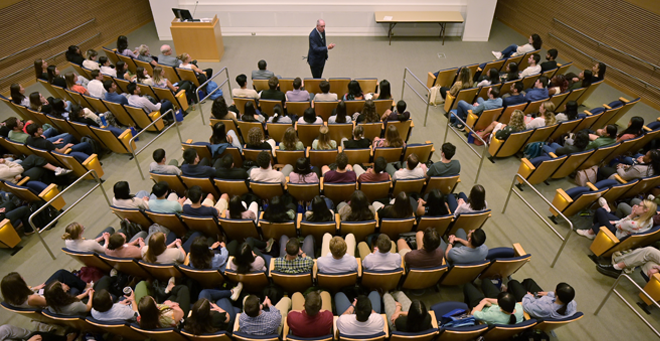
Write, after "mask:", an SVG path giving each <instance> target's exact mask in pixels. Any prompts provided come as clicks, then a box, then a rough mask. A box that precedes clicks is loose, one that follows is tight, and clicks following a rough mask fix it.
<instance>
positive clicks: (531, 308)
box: [522, 291, 577, 319]
mask: <svg viewBox="0 0 660 341" xmlns="http://www.w3.org/2000/svg"><path fill="white" fill-rule="evenodd" d="M522 305H523V309H525V311H526V312H527V313H529V315H530V316H532V317H539V318H553V319H561V318H565V317H569V316H573V314H575V312H576V311H577V303H576V302H575V300H572V301H570V302H568V306H567V307H566V314H565V315H561V314H559V313H558V312H557V310H558V309H559V308H561V307H562V306H560V305H559V304H555V293H554V292H552V291H550V292H548V294H547V295H545V296H541V297H539V298H536V297H534V295H532V294H527V295H525V296H524V297H523V299H522Z"/></svg>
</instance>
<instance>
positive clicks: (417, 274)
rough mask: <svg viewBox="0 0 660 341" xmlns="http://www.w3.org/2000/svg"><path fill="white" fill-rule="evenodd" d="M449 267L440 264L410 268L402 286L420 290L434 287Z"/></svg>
mask: <svg viewBox="0 0 660 341" xmlns="http://www.w3.org/2000/svg"><path fill="white" fill-rule="evenodd" d="M448 269H449V268H448V267H447V265H442V266H438V267H434V268H410V270H408V273H407V274H406V278H405V279H404V281H403V284H402V288H403V289H408V290H420V289H426V288H431V287H434V286H435V285H436V284H438V282H439V281H440V278H442V276H444V275H445V273H447V270H448Z"/></svg>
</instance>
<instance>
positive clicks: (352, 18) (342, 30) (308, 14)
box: [150, 0, 494, 40]
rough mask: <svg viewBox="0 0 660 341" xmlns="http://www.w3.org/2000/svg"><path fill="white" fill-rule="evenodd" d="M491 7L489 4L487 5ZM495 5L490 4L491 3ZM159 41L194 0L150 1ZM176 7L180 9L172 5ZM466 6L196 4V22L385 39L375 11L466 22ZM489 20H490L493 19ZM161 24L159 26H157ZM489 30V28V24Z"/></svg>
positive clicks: (434, 30) (424, 29)
mask: <svg viewBox="0 0 660 341" xmlns="http://www.w3.org/2000/svg"><path fill="white" fill-rule="evenodd" d="M488 1H490V0H488ZM493 1H494V0H493ZM150 2H151V6H152V11H153V12H154V18H157V19H155V20H156V28H157V30H158V35H159V37H160V39H161V40H169V39H172V38H171V34H170V32H169V23H170V22H171V20H172V19H173V18H174V15H173V14H172V11H171V10H170V8H171V7H177V6H178V7H180V8H187V9H189V10H190V12H191V13H192V12H193V9H194V8H195V1H193V0H150ZM177 2H178V5H176V3H177ZM467 3H468V0H413V1H412V2H406V1H405V0H355V1H351V0H326V1H324V2H318V3H312V2H311V1H309V0H270V1H268V0H240V1H239V0H199V1H198V4H197V9H196V11H195V15H194V16H195V18H205V17H213V16H214V15H217V16H218V18H219V19H220V26H221V28H222V34H223V35H226V36H232V35H250V34H253V33H254V34H257V35H275V36H278V35H279V36H282V35H287V36H290V35H308V34H309V32H310V31H311V30H312V28H313V27H314V26H315V24H316V19H319V18H320V19H324V20H325V21H326V25H327V28H326V29H327V31H328V34H330V35H334V36H386V35H387V29H388V26H387V24H377V23H376V21H375V19H374V12H376V11H459V12H461V13H462V14H463V17H464V18H465V17H466V12H467ZM491 18H492V16H491ZM159 22H162V23H163V25H159ZM488 29H490V22H489V23H488ZM439 33H440V26H439V25H437V24H398V25H397V26H396V28H395V35H398V36H406V35H408V36H411V35H414V36H437V35H438V34H439ZM446 34H447V35H448V36H461V35H462V34H463V24H449V25H447V32H446Z"/></svg>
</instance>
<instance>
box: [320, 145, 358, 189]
mask: <svg viewBox="0 0 660 341" xmlns="http://www.w3.org/2000/svg"><path fill="white" fill-rule="evenodd" d="M335 163H336V164H337V168H336V170H331V169H330V167H328V166H323V167H321V173H322V174H323V182H325V183H348V182H355V181H356V177H355V172H354V171H353V167H351V165H349V164H348V157H347V156H346V154H345V153H344V152H341V153H339V154H337V158H336V160H335Z"/></svg>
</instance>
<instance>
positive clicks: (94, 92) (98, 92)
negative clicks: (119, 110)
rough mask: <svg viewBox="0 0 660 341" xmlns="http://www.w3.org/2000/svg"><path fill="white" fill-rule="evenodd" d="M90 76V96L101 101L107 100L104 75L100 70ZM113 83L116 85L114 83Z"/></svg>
mask: <svg viewBox="0 0 660 341" xmlns="http://www.w3.org/2000/svg"><path fill="white" fill-rule="evenodd" d="M90 74H91V79H90V80H89V83H87V91H88V92H89V95H90V96H92V97H96V98H101V99H103V98H105V97H106V92H107V89H106V88H105V87H104V81H103V74H102V73H101V71H100V70H93V71H92V72H90ZM108 81H109V82H112V80H110V79H108ZM112 83H113V84H114V82H112ZM115 85H116V84H115ZM122 97H123V96H122ZM124 98H125V97H124ZM113 102H114V101H113ZM122 104H124V103H122Z"/></svg>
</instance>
